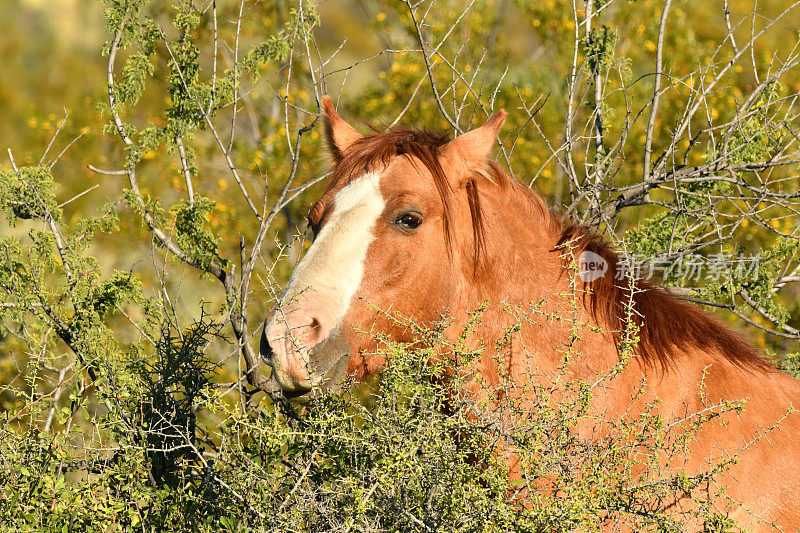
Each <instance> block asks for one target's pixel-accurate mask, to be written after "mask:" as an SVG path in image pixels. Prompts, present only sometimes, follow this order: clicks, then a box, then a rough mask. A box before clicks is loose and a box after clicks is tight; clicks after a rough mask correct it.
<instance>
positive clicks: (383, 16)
mask: <svg viewBox="0 0 800 533" xmlns="http://www.w3.org/2000/svg"><path fill="white" fill-rule="evenodd" d="M375 20H377V21H378V22H383V21H384V20H386V13H384V12H383V11H381V12H380V13H378V14H377V15H376V16H375Z"/></svg>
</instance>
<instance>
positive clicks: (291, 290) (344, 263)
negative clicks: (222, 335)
mask: <svg viewBox="0 0 800 533" xmlns="http://www.w3.org/2000/svg"><path fill="white" fill-rule="evenodd" d="M379 181H380V176H379V175H377V174H374V173H369V174H365V175H364V176H362V177H360V178H357V179H355V180H353V181H352V182H351V183H349V184H348V185H347V186H346V187H344V188H342V190H340V191H339V192H338V193H336V196H335V197H334V209H333V213H331V215H330V218H329V220H328V222H327V223H326V224H325V226H324V227H323V228H322V231H320V233H319V235H317V238H316V239H315V240H314V243H313V244H312V245H311V248H309V250H308V252H307V253H306V255H305V257H303V259H302V261H300V263H299V264H298V265H297V266H296V267H295V269H294V272H292V277H291V279H290V280H289V286H288V287H287V289H286V293H285V294H284V297H283V298H282V302H283V303H284V304H291V303H292V302H293V301H296V300H297V299H298V298H300V299H302V296H303V294H304V293H305V292H306V291H308V292H312V291H313V292H314V293H317V294H320V295H323V296H325V297H326V299H328V300H329V301H331V302H332V303H334V305H335V311H334V313H333V315H334V316H331V317H328V320H331V319H333V322H332V323H331V322H329V323H328V327H329V328H330V330H334V329H335V328H336V327H337V326H338V325H339V322H341V320H342V317H344V315H345V314H346V313H347V309H348V308H349V307H350V300H351V299H352V298H353V295H354V294H355V293H356V290H357V289H358V286H359V285H360V284H361V278H362V277H363V275H364V261H365V259H366V257H367V248H368V247H369V244H370V243H371V242H372V240H373V239H374V236H373V235H372V228H373V226H374V225H375V222H376V221H377V220H378V217H379V216H380V215H381V213H382V212H383V208H384V200H383V197H382V196H381V194H380V190H379V188H378V186H379ZM301 306H302V304H301Z"/></svg>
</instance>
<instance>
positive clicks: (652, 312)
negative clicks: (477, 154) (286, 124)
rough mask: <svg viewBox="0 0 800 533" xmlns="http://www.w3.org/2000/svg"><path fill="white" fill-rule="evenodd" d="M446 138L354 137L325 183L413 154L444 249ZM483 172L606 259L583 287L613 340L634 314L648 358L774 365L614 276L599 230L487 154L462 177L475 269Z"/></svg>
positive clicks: (705, 320) (701, 316)
mask: <svg viewBox="0 0 800 533" xmlns="http://www.w3.org/2000/svg"><path fill="white" fill-rule="evenodd" d="M448 141H449V138H448V136H447V135H444V134H438V133H432V132H429V131H425V130H419V129H403V128H392V129H389V130H388V131H385V132H376V133H375V134H372V135H366V136H364V137H362V138H360V139H358V140H357V141H355V142H354V143H353V145H352V146H350V147H349V148H348V150H347V151H346V152H345V153H344V154H337V158H336V159H337V165H336V167H335V169H334V171H333V174H332V176H331V179H330V181H329V182H328V189H327V190H331V189H332V188H334V187H339V186H344V185H346V184H347V183H348V182H349V181H350V180H352V179H355V178H356V177H358V176H360V175H363V174H364V173H366V172H368V171H370V170H372V169H373V168H374V167H375V166H376V165H386V164H388V162H389V160H390V159H391V158H392V157H395V156H400V155H405V156H408V157H410V158H416V159H417V160H418V161H420V162H421V163H422V164H423V165H424V166H425V168H426V169H427V170H428V171H429V172H430V174H431V176H432V177H433V181H434V184H435V186H436V189H437V191H438V193H439V196H440V198H441V200H442V204H443V206H444V217H443V222H444V230H445V240H446V243H447V246H448V250H449V249H450V243H451V235H450V227H451V224H450V220H451V218H452V201H451V197H452V195H453V192H454V191H453V190H452V188H451V185H450V183H449V181H448V180H447V177H446V175H445V172H444V169H443V168H442V165H441V163H440V161H439V159H438V154H439V150H440V148H441V147H442V146H444V145H445V144H446V143H447V142H448ZM482 178H485V179H488V180H489V181H491V182H492V183H493V184H495V185H497V186H499V187H501V188H503V189H507V190H508V191H509V194H520V195H523V196H524V197H525V198H527V199H528V200H529V201H530V202H531V205H532V207H533V208H534V209H535V210H536V211H537V212H538V213H540V214H541V216H542V219H541V220H540V221H539V223H541V222H543V223H544V224H543V227H547V228H551V229H552V230H553V232H554V233H555V234H556V235H558V241H557V247H561V248H566V247H568V248H569V249H570V250H571V251H572V253H573V254H574V256H575V257H578V256H579V255H580V254H581V253H582V252H586V251H588V252H592V253H595V254H597V255H599V256H600V257H602V258H603V259H604V260H605V261H606V262H607V263H608V267H609V268H608V271H607V273H606V275H604V276H602V277H601V278H599V279H596V280H594V281H592V282H591V283H590V284H589V283H587V284H586V285H587V286H586V287H584V288H585V289H586V292H585V293H584V294H585V295H586V298H588V301H587V302H586V307H587V309H588V310H589V311H590V312H591V314H592V316H593V318H594V320H595V321H596V322H597V323H598V325H600V326H601V327H605V328H606V329H607V330H608V331H610V332H612V334H613V336H614V340H615V342H616V343H617V344H619V341H620V338H621V335H622V334H624V332H625V331H626V329H627V328H628V327H629V326H630V325H631V324H630V322H631V321H632V322H633V325H635V327H636V328H637V329H638V332H637V334H638V337H639V342H638V345H637V347H636V351H637V353H638V355H639V356H640V357H641V358H642V361H643V362H644V363H645V364H648V365H651V364H655V365H658V366H661V367H669V366H671V365H672V363H673V361H674V360H675V358H676V357H678V356H679V355H680V353H681V352H682V351H684V350H686V349H688V348H692V347H695V348H700V349H703V350H705V351H708V352H713V353H718V354H720V355H721V356H722V357H725V358H726V359H728V360H730V361H732V362H734V363H735V364H737V365H739V366H750V367H758V368H767V367H770V366H771V365H770V363H769V362H768V361H767V360H766V359H765V358H764V357H763V356H762V355H761V353H760V352H759V351H758V350H757V349H755V348H754V347H752V346H750V345H749V344H748V343H747V342H746V341H745V340H744V339H742V337H740V336H739V335H738V334H737V333H735V332H733V331H732V330H731V329H729V328H728V327H727V326H725V325H724V324H723V323H722V322H721V321H719V320H718V319H716V318H714V317H712V316H711V315H709V314H708V313H706V312H705V311H703V310H702V309H701V308H700V307H698V306H696V305H694V304H691V303H688V302H685V301H682V300H679V299H678V298H676V297H675V296H673V295H672V294H670V293H668V292H667V291H666V290H664V289H663V288H661V287H658V286H656V285H653V284H651V283H648V282H647V281H645V280H639V279H634V280H631V279H622V280H617V279H615V278H616V276H615V273H616V272H618V269H619V268H620V262H621V261H620V257H619V255H618V254H617V253H616V252H615V251H614V250H612V249H611V248H610V247H609V246H608V245H607V244H606V243H605V242H604V241H603V239H602V238H601V237H600V236H599V235H597V234H596V233H595V232H593V231H592V230H591V229H590V228H587V227H585V226H581V225H578V224H574V223H571V222H570V221H568V220H565V219H564V218H562V217H561V216H560V215H558V214H556V213H554V212H552V211H551V210H549V209H548V208H547V206H546V204H545V202H544V201H543V200H542V198H541V197H540V196H539V195H538V194H536V193H535V192H534V191H533V190H531V189H530V188H529V187H526V186H525V185H523V184H522V183H520V182H518V181H516V180H514V179H513V178H511V177H510V176H509V175H508V174H506V173H505V172H503V170H502V169H501V168H500V167H499V166H498V165H497V164H496V163H494V162H493V161H486V162H485V163H484V164H483V165H482V166H480V167H479V168H476V169H474V171H473V176H471V177H470V178H469V179H468V180H467V182H466V184H465V190H466V194H467V195H468V203H469V207H470V215H471V219H472V226H473V237H474V243H475V252H474V262H475V269H476V270H477V268H478V263H479V262H480V259H481V255H482V253H483V250H484V248H485V238H484V235H485V231H484V227H483V215H482V213H481V203H480V195H479V194H478V183H480V182H481V180H482ZM326 192H327V191H326ZM589 285H590V287H589Z"/></svg>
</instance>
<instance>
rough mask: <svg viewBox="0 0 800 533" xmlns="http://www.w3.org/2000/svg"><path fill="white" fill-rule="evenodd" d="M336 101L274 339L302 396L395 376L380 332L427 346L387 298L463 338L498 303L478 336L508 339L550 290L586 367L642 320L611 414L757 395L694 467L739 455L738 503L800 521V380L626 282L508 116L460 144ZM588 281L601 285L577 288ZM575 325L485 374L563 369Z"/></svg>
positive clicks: (599, 366) (779, 521) (600, 365)
mask: <svg viewBox="0 0 800 533" xmlns="http://www.w3.org/2000/svg"><path fill="white" fill-rule="evenodd" d="M322 107H323V111H324V112H323V118H324V124H325V132H326V137H327V141H328V145H329V153H330V158H331V160H332V166H333V172H332V174H331V176H330V178H329V181H328V183H327V187H326V189H325V191H324V193H323V194H322V196H321V197H320V198H319V199H318V200H317V202H316V203H315V204H314V205H313V207H312V208H311V210H310V212H309V215H308V222H309V225H310V228H311V230H312V231H313V235H314V239H313V242H312V244H311V246H310V248H309V249H308V251H307V253H306V254H305V256H304V257H303V259H302V260H301V261H300V262H299V263H298V264H297V265H296V266H295V268H294V271H293V272H292V275H291V278H290V280H289V282H288V285H287V288H286V290H285V292H284V294H283V296H282V297H281V299H280V303H279V305H278V306H277V307H276V308H275V310H273V311H272V312H271V313H270V314H269V315H268V316H267V318H266V320H265V321H264V328H263V332H262V338H261V349H260V352H261V355H262V357H263V359H264V360H265V361H266V362H267V363H268V364H269V365H270V366H271V367H272V370H273V376H274V378H275V379H276V380H277V382H278V384H279V385H280V386H281V388H282V389H283V392H284V394H285V395H286V396H287V397H289V398H302V397H305V396H306V395H308V394H309V393H311V392H312V391H313V390H315V389H317V388H321V387H323V388H324V387H329V386H332V384H336V383H342V382H343V381H344V380H346V379H348V378H353V379H356V380H359V379H364V378H366V377H368V376H371V375H373V374H376V373H378V372H380V371H381V369H383V368H384V367H385V366H386V364H387V361H386V359H385V357H384V356H383V355H381V352H380V350H377V349H376V348H375V343H376V342H377V341H376V340H375V335H374V333H375V332H380V333H382V334H384V335H386V336H388V337H389V338H393V339H395V340H397V341H400V342H413V341H414V339H413V333H410V332H409V329H408V328H406V327H403V326H402V325H401V324H398V322H397V321H396V320H393V319H392V318H391V317H390V316H389V315H388V314H387V313H384V312H381V309H384V310H385V309H390V310H391V311H392V312H393V313H396V314H397V315H398V316H404V317H410V318H412V319H413V320H415V321H417V322H419V323H431V324H432V323H436V322H438V321H440V320H441V317H442V316H444V315H445V314H446V315H447V316H448V317H449V320H450V323H449V326H448V329H447V330H446V334H453V335H456V332H458V331H460V329H459V328H461V327H462V326H463V325H464V324H465V323H466V322H467V321H468V320H469V319H470V316H471V315H470V312H471V311H472V310H474V309H476V308H478V307H480V306H481V305H482V304H484V303H486V302H488V305H486V306H485V310H484V312H483V314H482V317H481V321H480V324H479V325H478V326H476V329H475V331H474V336H476V337H477V338H478V340H480V341H484V342H485V343H487V344H488V343H491V342H495V341H497V340H498V339H500V338H501V337H502V336H503V335H506V334H507V332H508V326H509V320H510V318H509V316H508V313H507V312H506V311H505V310H504V309H506V310H507V308H508V306H516V307H517V308H530V305H531V302H546V306H547V313H545V314H543V316H547V317H552V316H557V315H559V314H560V315H570V316H575V317H576V321H577V322H579V323H582V324H585V325H586V327H584V328H582V330H581V333H580V335H578V336H577V337H576V338H575V339H574V348H575V350H574V351H575V353H578V354H581V355H580V356H579V357H577V359H576V361H575V364H574V365H573V366H574V369H573V370H572V372H573V373H574V374H575V375H577V376H579V377H583V378H590V377H592V376H598V375H604V374H607V373H609V372H613V369H614V368H615V367H616V366H617V365H619V363H620V350H619V346H620V344H619V343H620V340H621V339H620V335H621V332H623V331H626V328H628V327H630V326H631V325H634V326H635V327H636V330H637V332H638V333H637V337H638V343H636V345H635V347H634V348H633V351H634V356H633V357H631V360H630V361H629V363H628V365H627V367H626V369H625V371H624V372H622V373H620V374H619V376H618V377H616V378H614V379H613V380H612V381H611V382H610V383H609V384H608V385H607V386H606V387H604V389H603V390H604V392H603V393H602V394H600V395H598V397H597V398H595V399H594V400H593V401H594V402H595V403H596V405H594V408H595V409H597V410H598V412H607V413H621V412H625V410H626V409H629V408H630V404H631V397H632V396H633V395H634V390H635V389H636V388H637V387H642V386H643V387H644V388H645V389H646V394H647V395H648V397H649V398H651V399H654V400H657V401H658V409H659V411H660V413H661V414H662V415H663V416H664V418H665V419H679V418H680V417H682V416H685V415H686V413H689V412H697V411H700V410H702V409H703V408H704V406H707V405H708V404H709V403H714V402H717V404H719V403H722V402H726V401H734V400H744V401H745V402H746V405H745V408H744V410H743V411H742V412H740V413H736V412H729V413H725V414H723V415H722V416H723V418H724V423H722V424H715V425H710V426H708V427H705V428H703V429H702V433H701V435H700V437H699V438H698V440H697V442H696V443H695V444H694V445H693V446H692V449H691V453H690V455H689V456H688V457H686V458H685V461H686V465H687V468H689V469H694V470H695V471H699V470H702V468H703V465H706V466H707V465H708V460H709V458H710V457H712V456H714V454H715V453H719V452H722V453H728V454H733V453H737V454H738V455H737V456H738V459H737V461H738V462H736V463H735V464H732V465H731V466H730V469H729V470H728V471H727V472H726V473H725V476H726V477H725V478H724V481H723V483H722V484H723V485H724V486H725V488H726V492H727V494H728V495H729V496H730V498H731V500H732V501H735V502H737V507H736V509H735V510H734V511H733V514H732V515H731V516H732V517H733V518H735V519H737V520H741V523H742V524H745V525H746V526H747V527H750V528H754V529H759V528H765V527H767V525H769V524H775V525H777V526H779V527H781V528H784V530H797V528H799V527H800V438H798V437H799V436H800V413H798V412H795V411H793V410H792V405H793V404H797V403H800V380H798V379H795V378H793V377H791V376H789V375H788V374H785V373H783V372H781V371H780V370H779V369H777V368H776V367H775V366H774V365H773V364H772V363H771V362H770V361H768V360H767V359H766V358H765V357H764V356H763V355H762V353H760V352H759V350H757V349H755V348H754V347H752V346H750V345H749V344H748V343H747V342H746V341H745V340H744V339H743V338H742V337H741V336H740V335H738V334H737V333H735V332H734V331H732V330H731V329H729V328H728V327H726V326H725V325H724V324H723V323H722V322H721V321H719V320H718V319H716V318H714V317H713V316H711V315H710V314H708V313H706V312H705V311H704V310H702V309H701V308H700V307H698V306H696V305H694V304H692V303H689V302H686V301H684V300H681V299H678V298H676V297H675V296H673V295H671V294H670V293H669V292H668V291H666V290H665V289H663V288H661V287H659V286H656V285H654V284H649V283H648V282H646V281H643V280H639V281H636V287H637V289H636V290H633V289H632V288H631V287H630V285H631V284H630V283H628V282H627V281H620V280H618V279H616V277H615V276H614V272H618V271H619V268H620V261H621V258H620V256H618V255H617V254H616V253H615V252H614V251H613V250H612V249H611V248H610V247H609V246H608V245H607V244H605V243H604V241H603V239H601V238H600V237H599V236H598V235H597V234H595V233H594V232H592V230H590V229H587V228H586V227H584V226H581V225H577V224H573V223H570V222H569V220H566V219H565V218H563V217H561V216H559V215H558V214H557V213H556V212H555V211H554V210H551V209H549V208H548V206H547V205H546V203H545V202H544V201H543V200H542V198H541V197H540V196H539V195H538V194H537V193H536V192H534V191H533V190H532V189H531V188H530V187H528V186H526V185H524V184H522V183H521V182H519V181H517V180H516V179H514V178H512V177H510V176H508V174H506V173H505V172H504V171H503V170H502V169H501V168H500V167H499V166H498V165H497V164H496V163H495V162H494V161H493V160H492V159H491V158H490V155H491V152H492V150H493V147H494V142H495V139H496V137H497V134H498V132H499V130H500V127H501V126H502V124H503V122H504V120H505V118H506V116H507V113H506V112H505V111H500V112H498V113H496V114H494V115H493V116H491V118H489V119H488V120H487V122H486V123H485V124H484V125H482V126H480V127H477V128H475V129H472V130H470V131H468V132H466V133H464V134H462V135H460V136H458V137H456V138H455V139H453V140H450V139H449V138H448V136H446V135H443V134H436V133H431V132H429V131H426V130H421V129H402V128H391V129H389V130H387V131H382V132H381V131H377V130H376V131H375V132H373V133H371V134H361V133H359V132H358V131H357V130H356V129H355V128H353V127H352V126H351V125H349V124H348V123H347V122H345V121H344V120H343V119H342V118H341V117H340V116H339V115H338V114H337V112H336V110H335V108H334V106H333V103H332V101H331V99H330V98H329V97H327V96H326V97H324V98H323V99H322ZM565 247H566V248H567V249H568V253H569V254H571V255H572V257H580V256H581V254H591V257H594V258H598V259H599V260H600V262H603V263H605V267H604V269H603V270H602V271H598V272H596V273H595V276H598V275H599V277H597V279H591V280H589V281H586V280H585V279H586V277H585V276H583V273H582V272H580V271H579V269H575V268H572V267H571V266H570V265H569V264H567V263H569V261H565V251H564V250H565ZM628 281H630V280H628ZM575 284H577V285H579V286H581V287H584V288H585V289H586V290H584V291H581V293H580V294H576V293H575V294H574V297H572V298H564V297H563V295H564V294H570V292H569V290H570V287H574V286H575ZM589 285H590V287H589ZM630 308H632V311H633V312H632V313H631V312H626V309H630ZM571 328H573V324H570V323H569V322H568V321H560V320H550V319H547V318H545V319H542V320H540V321H538V323H530V324H526V325H525V327H522V328H520V329H519V330H518V331H516V332H515V333H514V336H513V338H512V339H511V341H510V342H508V343H506V345H505V346H506V353H505V356H504V358H503V359H502V360H498V358H493V357H484V358H482V359H481V360H479V361H478V362H477V364H475V365H474V366H473V367H472V368H473V371H474V372H475V373H476V374H479V376H480V378H481V379H480V381H481V383H488V384H490V385H491V384H493V383H494V384H498V383H500V382H501V381H502V380H503V379H505V378H504V377H503V376H510V379H511V380H512V381H514V382H517V383H519V384H521V385H522V384H524V383H525V381H526V380H529V379H531V372H532V370H531V368H535V369H536V372H544V373H548V372H550V373H555V372H558V371H559V368H561V367H560V365H561V361H562V359H563V346H564V343H565V339H567V338H568V337H569V336H570V335H571V334H572V330H571ZM643 383H644V384H645V385H641V384H643ZM765 432H768V435H764V433H765ZM759 436H762V437H764V438H758V437H759ZM754 517H756V518H754ZM769 527H772V526H771V525H770V526H769Z"/></svg>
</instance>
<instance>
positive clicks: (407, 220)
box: [397, 213, 422, 229]
mask: <svg viewBox="0 0 800 533" xmlns="http://www.w3.org/2000/svg"><path fill="white" fill-rule="evenodd" d="M397 223H398V224H400V225H401V226H403V227H405V228H408V229H415V228H418V227H419V225H420V224H422V217H420V216H419V215H417V214H414V213H405V214H404V215H400V216H399V217H398V218H397Z"/></svg>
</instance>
